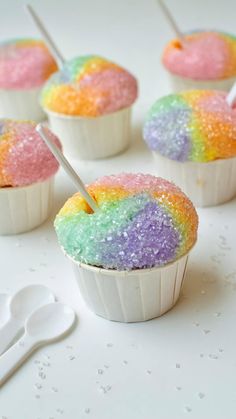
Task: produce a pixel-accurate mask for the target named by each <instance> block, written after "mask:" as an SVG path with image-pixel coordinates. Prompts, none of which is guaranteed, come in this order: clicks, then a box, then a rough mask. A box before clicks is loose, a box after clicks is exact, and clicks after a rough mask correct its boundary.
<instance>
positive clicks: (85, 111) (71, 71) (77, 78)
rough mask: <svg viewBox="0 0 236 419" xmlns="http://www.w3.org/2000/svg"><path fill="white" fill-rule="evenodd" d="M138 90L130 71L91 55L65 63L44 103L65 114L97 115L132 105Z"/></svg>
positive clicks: (47, 90) (44, 94)
mask: <svg viewBox="0 0 236 419" xmlns="http://www.w3.org/2000/svg"><path fill="white" fill-rule="evenodd" d="M137 91H138V87H137V81H136V79H135V78H134V77H133V76H132V75H131V74H130V73H129V72H128V71H126V70H125V69H123V68H122V67H119V66H118V65H117V64H114V63H112V62H110V61H108V60H106V59H104V58H101V57H97V56H93V55H88V56H84V57H77V58H74V59H72V60H71V61H68V62H66V63H65V65H64V66H63V67H62V69H61V70H60V71H58V72H57V73H55V74H54V75H53V76H52V77H50V79H49V80H48V82H47V83H46V85H45V87H44V89H43V92H42V96H41V105H42V107H43V108H45V109H46V110H49V111H53V112H57V113H60V114H64V115H73V116H88V117H94V116H99V115H105V114H109V113H112V112H116V111H118V110H120V109H123V108H126V107H129V106H131V105H132V104H133V102H134V101H135V99H136V98H137Z"/></svg>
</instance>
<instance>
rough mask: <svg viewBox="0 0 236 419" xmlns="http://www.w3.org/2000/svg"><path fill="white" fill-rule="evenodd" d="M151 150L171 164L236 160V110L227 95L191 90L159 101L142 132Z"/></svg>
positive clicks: (152, 108)
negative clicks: (227, 99) (228, 102)
mask: <svg viewBox="0 0 236 419" xmlns="http://www.w3.org/2000/svg"><path fill="white" fill-rule="evenodd" d="M143 136H144V140H145V141H146V143H147V145H148V146H149V148H150V149H151V150H154V151H157V152H158V153H160V154H161V155H163V156H165V157H168V158H170V159H172V160H178V161H182V162H184V161H196V162H208V161H212V160H217V159H226V158H230V157H235V156H236V107H230V106H229V105H228V104H227V102H226V93H225V92H219V91H214V90H189V91H186V92H181V93H179V94H172V95H168V96H165V97H163V98H161V99H159V100H157V101H156V102H155V103H154V105H153V106H152V107H151V109H150V110H149V112H148V114H147V117H146V121H145V124H144V129H143Z"/></svg>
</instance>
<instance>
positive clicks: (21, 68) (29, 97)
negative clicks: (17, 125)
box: [0, 39, 57, 121]
mask: <svg viewBox="0 0 236 419" xmlns="http://www.w3.org/2000/svg"><path fill="white" fill-rule="evenodd" d="M56 70H57V65H56V63H55V61H54V59H53V58H52V56H51V55H50V53H49V51H48V49H47V48H46V46H45V44H44V43H43V42H42V41H40V40H35V39H13V40H10V41H5V42H2V43H1V44H0V117H1V118H16V119H32V120H34V121H41V120H42V119H44V118H45V114H44V113H43V112H42V110H41V108H40V105H39V98H38V96H39V92H40V90H41V88H42V85H43V84H44V83H45V81H46V80H47V78H48V77H49V76H50V75H51V74H52V73H54V71H56Z"/></svg>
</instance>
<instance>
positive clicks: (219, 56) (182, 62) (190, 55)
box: [163, 32, 230, 80]
mask: <svg viewBox="0 0 236 419" xmlns="http://www.w3.org/2000/svg"><path fill="white" fill-rule="evenodd" d="M229 61H230V49H229V48H228V46H227V44H226V42H225V40H224V39H223V38H221V37H219V36H218V35H217V34H216V33H210V32H209V33H208V34H207V36H193V37H192V38H191V37H189V39H188V40H187V42H186V46H185V47H184V48H180V46H179V45H178V44H177V42H176V43H175V44H174V43H172V45H169V46H167V48H166V50H165V51H164V54H163V64H164V65H165V67H166V68H167V69H168V70H169V71H170V72H172V73H174V74H176V75H179V76H182V77H187V78H191V79H194V80H214V79H220V78H223V76H224V72H225V68H226V66H227V64H228V62H229Z"/></svg>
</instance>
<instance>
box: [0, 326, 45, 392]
mask: <svg viewBox="0 0 236 419" xmlns="http://www.w3.org/2000/svg"><path fill="white" fill-rule="evenodd" d="M37 346H38V345H37V343H36V342H35V341H34V340H33V339H32V338H31V337H30V336H29V335H28V334H27V333H25V334H24V335H23V336H22V338H21V339H20V340H18V342H16V343H15V344H14V345H13V346H11V348H10V349H8V351H6V352H5V353H4V354H3V355H2V356H1V357H0V386H2V385H3V384H4V382H5V381H6V380H7V379H8V378H9V377H10V375H12V374H13V373H14V371H15V370H16V369H17V368H18V367H19V366H20V365H21V364H23V362H24V361H25V360H26V359H27V357H28V356H29V355H30V354H31V352H33V351H34V350H35V349H36V347H37Z"/></svg>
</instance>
